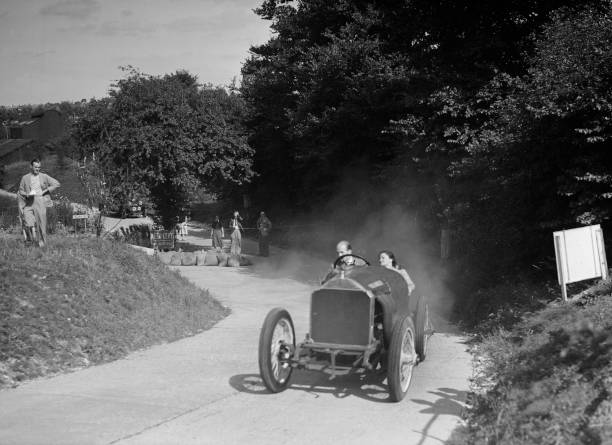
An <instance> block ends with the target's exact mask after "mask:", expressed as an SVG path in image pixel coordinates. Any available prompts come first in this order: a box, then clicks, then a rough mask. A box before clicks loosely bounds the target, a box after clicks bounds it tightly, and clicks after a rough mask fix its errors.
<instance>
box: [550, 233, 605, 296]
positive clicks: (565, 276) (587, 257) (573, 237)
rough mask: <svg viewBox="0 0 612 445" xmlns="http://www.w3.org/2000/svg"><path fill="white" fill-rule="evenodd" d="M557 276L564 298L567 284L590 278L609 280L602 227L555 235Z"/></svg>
mask: <svg viewBox="0 0 612 445" xmlns="http://www.w3.org/2000/svg"><path fill="white" fill-rule="evenodd" d="M553 239H554V241H555V256H556V258H557V276H558V279H559V284H560V285H561V291H562V293H563V299H564V300H565V299H567V294H566V288H565V285H566V284H569V283H575V282H577V281H582V280H589V279H591V278H599V277H602V278H603V279H606V278H608V263H607V261H606V250H605V247H604V242H603V232H602V230H601V227H600V226H599V224H597V225H594V226H586V227H579V228H577V229H570V230H563V231H560V232H554V233H553Z"/></svg>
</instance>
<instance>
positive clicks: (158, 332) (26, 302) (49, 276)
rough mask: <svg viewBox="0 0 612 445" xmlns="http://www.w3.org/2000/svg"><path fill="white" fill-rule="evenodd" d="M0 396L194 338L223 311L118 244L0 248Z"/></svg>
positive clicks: (11, 242)
mask: <svg viewBox="0 0 612 445" xmlns="http://www.w3.org/2000/svg"><path fill="white" fill-rule="evenodd" d="M0 295H1V296H2V298H1V299H0V387H10V386H15V385H17V384H18V383H19V382H22V381H24V380H27V379H31V378H35V377H40V376H45V375H49V374H53V373H58V372H62V371H66V370H72V369H76V368H81V367H84V366H88V365H91V364H97V363H102V362H106V361H110V360H114V359H117V358H119V357H122V356H125V355H126V354H127V353H128V352H130V351H134V350H138V349H141V348H144V347H147V346H151V345H154V344H159V343H163V342H169V341H173V340H177V339H179V338H183V337H186V336H190V335H194V334H196V333H198V332H200V331H203V330H205V329H208V328H210V327H211V326H213V325H214V324H215V323H216V322H217V321H219V320H220V319H222V318H223V317H225V316H227V314H228V313H229V310H228V309H226V308H224V307H223V306H222V305H221V304H220V303H218V302H217V301H216V300H214V299H213V298H212V297H211V296H210V295H209V294H208V293H207V292H205V291H202V290H200V289H198V288H197V287H195V286H194V285H193V284H191V283H189V282H188V281H187V280H186V279H184V278H182V277H181V276H180V275H179V274H178V273H177V272H174V271H171V270H169V269H168V268H167V267H166V266H164V265H163V264H161V262H159V261H158V260H157V259H154V258H152V257H149V256H147V255H145V254H143V253H141V252H137V251H135V250H133V249H131V248H130V247H128V246H126V245H125V244H122V243H118V242H113V241H110V240H100V239H95V238H90V237H83V238H72V237H71V238H66V237H51V239H50V242H49V244H48V246H47V247H46V248H45V249H39V248H35V247H24V244H23V242H21V241H19V240H18V239H17V237H12V236H10V235H4V236H3V237H2V238H0Z"/></svg>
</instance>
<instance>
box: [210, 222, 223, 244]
mask: <svg viewBox="0 0 612 445" xmlns="http://www.w3.org/2000/svg"><path fill="white" fill-rule="evenodd" d="M210 237H211V238H212V246H213V249H215V250H222V249H223V238H224V237H225V231H224V229H223V224H221V220H220V219H219V215H217V216H215V220H214V221H213V223H212V225H211V231H210Z"/></svg>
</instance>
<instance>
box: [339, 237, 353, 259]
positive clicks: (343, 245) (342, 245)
mask: <svg viewBox="0 0 612 445" xmlns="http://www.w3.org/2000/svg"><path fill="white" fill-rule="evenodd" d="M336 252H338V256H342V255H346V254H348V253H353V251H352V249H351V243H349V242H348V241H345V240H342V241H340V242H339V243H338V244H337V245H336Z"/></svg>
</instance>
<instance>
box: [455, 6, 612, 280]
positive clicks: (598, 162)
mask: <svg viewBox="0 0 612 445" xmlns="http://www.w3.org/2000/svg"><path fill="white" fill-rule="evenodd" d="M534 47H535V51H534V54H533V55H532V56H531V57H530V58H529V64H530V65H529V67H528V69H527V71H526V73H525V75H523V76H520V77H518V76H510V75H508V74H505V73H504V74H499V75H498V76H496V77H495V78H494V79H493V80H492V81H491V82H489V83H488V84H487V85H486V86H484V87H483V88H482V89H481V90H480V91H479V92H478V94H477V95H476V96H475V97H474V99H473V101H471V103H469V104H466V103H464V104H462V105H461V106H455V107H449V108H448V109H447V110H453V113H455V114H463V115H468V114H469V115H472V116H475V117H474V118H473V121H474V122H477V125H472V126H466V127H462V128H460V127H455V128H454V129H453V132H452V134H453V135H454V137H455V138H456V139H457V140H458V141H461V146H462V147H464V149H465V151H464V152H463V153H462V154H461V156H459V157H458V158H457V159H456V160H455V161H454V162H453V163H452V166H451V169H450V171H451V174H452V177H453V181H454V183H455V187H454V189H453V193H452V194H451V193H449V194H448V195H447V202H451V203H452V208H451V211H450V214H451V215H452V217H453V218H454V219H455V220H456V221H457V222H458V223H457V228H458V241H459V242H460V243H461V244H462V246H461V248H462V251H464V252H468V253H469V256H470V258H469V262H470V263H472V264H479V265H480V266H481V269H482V270H483V273H485V274H490V273H492V271H495V270H507V271H510V270H511V268H510V267H511V266H514V265H517V264H521V263H525V262H527V261H534V259H537V258H542V257H543V256H546V255H551V254H552V243H551V242H550V232H551V231H552V230H559V229H565V228H567V227H571V226H573V225H576V224H591V223H606V222H607V221H609V220H610V217H611V216H612V215H611V210H610V209H611V206H610V200H611V199H612V176H611V175H610V173H609V172H610V171H611V170H612V154H611V153H610V150H609V149H608V147H609V143H610V139H611V137H612V127H611V124H610V121H611V119H612V95H611V91H612V75H611V74H612V68H610V67H611V66H612V51H611V50H610V48H611V47H612V15H611V12H610V9H608V10H607V11H601V10H599V9H595V8H585V9H584V10H582V11H579V12H577V13H576V12H572V11H570V10H560V11H558V12H557V13H556V14H555V15H554V16H553V20H552V22H551V23H550V24H548V25H547V26H545V27H544V29H543V32H542V33H541V35H540V36H539V37H538V38H537V39H536V40H535V43H534ZM485 105H486V106H485ZM449 112H450V111H449Z"/></svg>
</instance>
